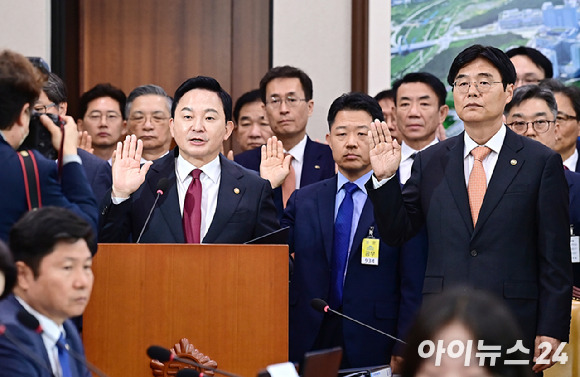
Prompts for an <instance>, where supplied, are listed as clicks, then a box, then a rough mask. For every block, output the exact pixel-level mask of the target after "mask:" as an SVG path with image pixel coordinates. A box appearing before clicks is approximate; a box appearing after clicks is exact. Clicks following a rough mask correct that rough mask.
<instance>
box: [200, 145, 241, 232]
mask: <svg viewBox="0 0 580 377" xmlns="http://www.w3.org/2000/svg"><path fill="white" fill-rule="evenodd" d="M220 165H221V170H222V172H221V181H220V188H219V190H218V198H217V206H216V209H215V214H214V216H213V220H212V222H211V225H210V227H209V229H208V230H207V234H206V235H205V237H204V238H203V241H202V242H203V243H212V242H214V241H215V239H216V238H217V237H218V236H219V235H220V233H221V232H223V231H224V228H225V225H226V224H227V222H228V220H229V219H230V217H232V214H233V213H234V211H235V210H236V208H238V204H239V202H240V200H241V199H242V198H243V197H244V193H245V191H246V186H243V185H241V184H240V183H241V182H240V178H242V177H243V176H244V173H243V172H242V170H241V169H239V168H238V167H237V166H236V165H234V164H233V163H232V162H230V161H229V160H228V159H226V158H225V157H224V156H223V155H221V154H220ZM235 188H237V189H239V191H237V190H236V191H237V193H236V192H234V189H235Z"/></svg>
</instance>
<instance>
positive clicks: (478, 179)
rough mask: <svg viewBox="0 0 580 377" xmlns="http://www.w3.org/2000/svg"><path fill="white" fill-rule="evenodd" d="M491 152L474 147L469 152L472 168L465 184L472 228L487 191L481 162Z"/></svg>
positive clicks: (487, 149)
mask: <svg viewBox="0 0 580 377" xmlns="http://www.w3.org/2000/svg"><path fill="white" fill-rule="evenodd" d="M490 152H491V149H489V148H488V147H485V146H483V147H475V148H473V149H472V150H471V155H472V156H473V158H474V161H473V168H472V169H471V174H470V175H469V182H468V183H467V193H468V194H469V207H470V208H471V218H472V219H473V227H474V228H475V224H477V217H478V216H479V210H480V209H481V205H482V203H483V197H484V196H485V191H486V190H487V178H486V177H485V170H484V169H483V160H484V159H485V158H486V157H487V155H488V154H489V153H490Z"/></svg>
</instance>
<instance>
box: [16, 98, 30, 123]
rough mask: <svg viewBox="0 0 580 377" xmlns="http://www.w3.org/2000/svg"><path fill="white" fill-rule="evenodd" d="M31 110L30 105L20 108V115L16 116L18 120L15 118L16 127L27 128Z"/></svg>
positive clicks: (26, 104)
mask: <svg viewBox="0 0 580 377" xmlns="http://www.w3.org/2000/svg"><path fill="white" fill-rule="evenodd" d="M31 110H32V109H31V108H30V104H29V103H25V104H24V105H23V106H22V109H21V110H20V114H19V115H18V118H16V125H18V126H26V127H28V124H29V123H30V115H31V114H30V112H31Z"/></svg>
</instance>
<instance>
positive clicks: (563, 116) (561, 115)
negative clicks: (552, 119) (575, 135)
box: [556, 111, 578, 122]
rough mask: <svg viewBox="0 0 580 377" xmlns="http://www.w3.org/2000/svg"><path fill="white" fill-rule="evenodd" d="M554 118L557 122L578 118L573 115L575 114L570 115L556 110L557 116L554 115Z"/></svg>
mask: <svg viewBox="0 0 580 377" xmlns="http://www.w3.org/2000/svg"><path fill="white" fill-rule="evenodd" d="M556 119H557V120H558V121H559V122H562V121H563V122H567V121H569V120H571V119H574V120H578V117H575V116H572V115H568V114H566V113H563V112H560V111H558V116H557V117H556Z"/></svg>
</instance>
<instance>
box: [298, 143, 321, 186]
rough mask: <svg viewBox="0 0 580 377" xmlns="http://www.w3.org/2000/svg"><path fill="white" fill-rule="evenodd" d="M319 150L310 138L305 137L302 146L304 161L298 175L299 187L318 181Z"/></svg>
mask: <svg viewBox="0 0 580 377" xmlns="http://www.w3.org/2000/svg"><path fill="white" fill-rule="evenodd" d="M319 152H320V151H319V150H318V148H316V144H314V142H313V141H312V140H310V138H309V137H308V136H307V137H306V146H305V147H304V163H303V164H302V174H301V175H300V187H304V186H306V185H309V184H311V183H315V182H318V181H320V174H321V173H320V162H319V161H320V153H319Z"/></svg>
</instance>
